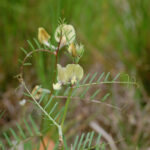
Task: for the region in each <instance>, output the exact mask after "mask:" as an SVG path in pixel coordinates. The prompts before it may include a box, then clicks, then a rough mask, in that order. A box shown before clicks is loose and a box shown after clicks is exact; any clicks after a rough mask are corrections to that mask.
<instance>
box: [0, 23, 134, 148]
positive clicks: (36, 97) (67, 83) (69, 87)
mask: <svg viewBox="0 0 150 150" xmlns="http://www.w3.org/2000/svg"><path fill="white" fill-rule="evenodd" d="M52 37H54V39H55V42H56V43H57V44H53V43H52V41H51V38H52ZM34 41H35V44H36V45H37V47H38V48H35V46H33V44H32V43H31V42H29V45H30V46H31V47H32V51H30V52H27V51H26V50H24V49H23V51H24V52H25V54H26V56H25V57H24V59H23V60H22V64H21V67H20V74H19V75H18V76H17V78H18V79H19V81H20V83H21V85H22V86H23V87H24V89H25V90H26V93H25V94H26V96H28V98H29V99H30V101H29V102H32V103H33V104H34V105H35V106H37V109H38V110H40V111H41V113H42V118H41V119H43V121H44V119H46V120H48V121H49V124H48V127H47V128H49V127H51V128H53V127H56V128H57V133H58V142H56V143H55V148H54V149H60V150H63V149H65V150H90V149H96V150H100V149H105V144H104V143H103V142H101V143H100V137H101V135H100V134H99V135H98V138H97V140H95V136H94V132H89V133H87V134H84V133H83V134H81V136H77V137H76V138H75V142H74V144H71V145H68V144H67V142H66V138H65V135H64V132H63V129H64V126H65V124H64V123H65V120H66V116H67V113H68V108H69V106H70V103H71V100H74V99H77V100H81V101H87V102H90V103H92V102H95V103H97V104H104V105H106V106H109V107H112V108H116V106H114V105H111V104H107V103H106V102H105V100H106V99H107V98H108V96H109V95H110V93H106V94H105V95H104V96H103V97H102V98H101V99H100V101H98V100H95V99H94V98H95V97H96V96H97V95H98V94H99V93H100V91H101V90H100V89H98V90H96V91H95V92H94V93H93V94H92V95H91V96H90V98H86V93H87V91H88V90H89V88H90V87H92V86H93V85H101V84H128V85H136V82H134V81H130V80H127V81H117V79H118V78H119V75H120V74H117V75H116V76H115V77H114V79H112V80H109V76H110V73H107V74H106V76H105V74H104V73H102V74H100V75H99V77H98V78H97V79H96V77H97V76H98V75H97V73H95V74H93V75H92V76H91V78H90V75H89V74H88V75H87V76H84V69H83V67H82V66H81V65H80V64H79V61H80V59H81V58H82V56H83V54H84V46H83V45H82V44H78V43H77V41H76V33H75V29H74V27H73V26H72V25H68V24H66V23H64V22H61V23H60V24H59V26H58V27H57V28H56V31H55V33H54V35H53V36H51V35H50V34H49V33H47V31H46V30H45V29H44V28H42V27H40V28H39V29H38V40H34ZM62 49H63V50H65V52H67V54H68V55H69V58H71V60H72V63H71V64H67V65H66V66H65V67H63V66H62V64H60V62H59V53H60V51H61V50H62ZM38 52H45V53H48V54H50V55H54V56H55V64H54V65H55V66H54V75H53V79H52V85H51V86H50V89H46V88H44V87H42V86H41V85H36V86H35V88H33V89H32V90H31V91H30V90H29V88H28V87H27V85H26V82H25V80H24V67H25V66H28V65H31V63H29V62H27V60H28V58H30V56H32V55H33V53H38ZM88 80H89V82H87V81H88ZM82 88H84V89H83V90H80V89H82ZM78 89H79V90H80V92H79V91H78ZM56 99H57V100H58V101H57V100H56ZM61 99H62V100H63V99H65V104H64V106H62V105H61V101H60V100H61ZM26 103H27V100H26V102H25V103H24V105H26ZM49 108H50V109H49ZM57 108H59V109H57ZM60 108H61V109H60ZM30 121H31V124H32V126H33V129H32V128H31V127H30V125H29V123H28V121H24V123H25V125H26V127H27V129H28V132H29V135H25V133H24V130H25V129H24V128H23V127H22V126H20V125H19V124H18V123H17V127H18V129H19V131H18V132H17V133H15V131H14V130H13V129H10V131H11V134H12V135H13V137H14V138H15V141H16V142H15V144H13V142H12V141H11V136H10V134H9V135H7V133H6V132H5V133H4V138H5V139H6V141H7V143H8V145H7V146H6V147H8V146H10V147H15V148H17V145H18V144H19V143H21V141H25V140H26V141H28V140H29V139H31V138H33V137H34V138H36V139H38V141H39V143H42V144H43V147H44V149H45V150H46V149H47V145H46V143H44V140H43V138H44V136H45V134H44V133H43V132H42V130H43V129H42V127H38V126H37V125H36V122H35V121H34V119H33V118H32V116H30ZM33 130H35V133H33V132H34V131H33ZM20 135H21V136H20ZM95 141H96V142H95ZM24 144H26V143H24ZM0 146H1V147H2V149H4V148H5V145H4V144H3V142H1V145H0ZM33 146H34V145H32V146H31V149H35V147H34V148H33Z"/></svg>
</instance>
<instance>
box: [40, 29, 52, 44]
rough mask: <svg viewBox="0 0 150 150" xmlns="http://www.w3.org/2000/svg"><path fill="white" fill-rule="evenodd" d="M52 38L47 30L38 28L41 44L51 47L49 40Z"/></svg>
mask: <svg viewBox="0 0 150 150" xmlns="http://www.w3.org/2000/svg"><path fill="white" fill-rule="evenodd" d="M50 38H51V36H50V35H49V34H48V33H47V32H46V30H45V29H44V28H42V27H40V28H38V40H39V42H40V43H41V44H45V45H47V46H50V44H49V42H48V40H49V39H50Z"/></svg>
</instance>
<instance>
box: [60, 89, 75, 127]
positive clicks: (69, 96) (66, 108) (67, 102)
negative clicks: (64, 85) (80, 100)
mask: <svg viewBox="0 0 150 150" xmlns="http://www.w3.org/2000/svg"><path fill="white" fill-rule="evenodd" d="M72 91H73V88H72V87H71V89H70V92H69V95H68V98H67V101H66V104H65V110H64V114H63V118H62V122H61V127H62V128H63V125H64V121H65V118H66V115H67V111H68V106H69V103H70V100H71V95H72Z"/></svg>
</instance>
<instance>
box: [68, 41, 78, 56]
mask: <svg viewBox="0 0 150 150" xmlns="http://www.w3.org/2000/svg"><path fill="white" fill-rule="evenodd" d="M68 52H69V53H70V54H71V55H72V56H73V57H76V56H77V52H76V47H75V45H74V43H71V44H70V45H69V47H68Z"/></svg>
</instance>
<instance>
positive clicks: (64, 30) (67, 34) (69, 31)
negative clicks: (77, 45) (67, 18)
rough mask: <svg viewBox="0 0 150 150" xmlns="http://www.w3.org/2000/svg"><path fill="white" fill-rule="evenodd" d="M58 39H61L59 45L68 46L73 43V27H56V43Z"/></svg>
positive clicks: (65, 25)
mask: <svg viewBox="0 0 150 150" xmlns="http://www.w3.org/2000/svg"><path fill="white" fill-rule="evenodd" d="M61 34H62V38H61ZM60 38H61V45H69V44H71V43H73V41H74V40H75V29H74V27H73V26H72V25H67V24H61V25H60V26H58V27H57V29H56V31H55V39H56V41H57V42H59V41H60Z"/></svg>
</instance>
